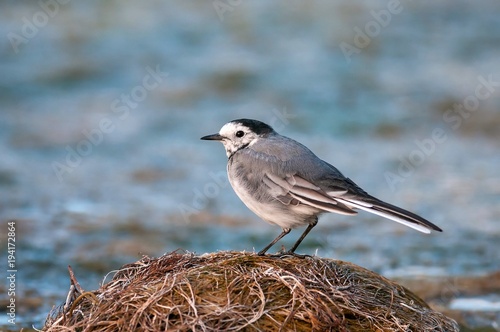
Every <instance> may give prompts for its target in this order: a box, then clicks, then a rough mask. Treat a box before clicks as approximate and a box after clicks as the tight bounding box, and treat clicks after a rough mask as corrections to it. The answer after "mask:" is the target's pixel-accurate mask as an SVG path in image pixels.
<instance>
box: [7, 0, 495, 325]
mask: <svg viewBox="0 0 500 332" xmlns="http://www.w3.org/2000/svg"><path fill="white" fill-rule="evenodd" d="M223 2H224V3H228V2H225V1H223ZM215 3H217V2H216V1H214V2H210V1H207V2H192V1H182V2H179V1H177V2H174V1H150V2H148V3H147V4H143V3H141V4H139V3H136V2H132V1H121V2H114V1H106V2H99V3H93V2H92V3H88V2H69V3H67V4H59V6H58V7H54V5H52V6H53V7H51V9H48V10H49V11H47V9H45V11H44V8H43V7H42V6H41V4H40V3H36V2H34V3H32V4H28V3H19V2H2V3H1V4H0V17H1V20H0V35H2V36H4V38H3V39H2V40H3V43H2V44H0V59H1V61H0V110H1V111H0V156H1V159H0V220H1V221H2V225H4V226H0V227H4V230H2V231H1V232H0V234H2V235H1V237H0V240H1V244H2V247H3V248H5V247H6V244H5V243H6V234H7V226H6V223H7V221H9V220H13V219H15V220H16V226H17V231H16V239H17V245H18V246H17V257H16V259H17V264H18V283H17V285H18V293H17V294H18V298H19V300H20V301H21V299H23V298H39V297H42V298H43V299H44V300H45V301H44V302H45V303H44V304H43V305H38V306H26V305H25V306H22V305H21V306H20V307H19V311H18V319H19V322H21V323H22V324H25V325H27V326H29V324H31V323H34V324H36V325H37V326H38V327H40V326H41V324H42V322H43V320H44V318H45V315H46V314H47V312H48V310H49V309H50V306H51V305H57V304H60V303H61V302H62V301H63V300H64V298H65V295H66V292H67V289H68V288H69V280H68V277H67V270H66V269H67V265H72V267H73V268H74V270H75V273H76V276H77V278H78V279H79V280H80V283H81V284H82V286H83V287H84V288H85V289H95V288H97V287H98V286H99V285H98V283H99V282H101V281H102V278H103V276H104V275H105V274H106V273H107V272H108V271H110V270H113V269H116V268H118V267H120V266H121V265H122V264H125V263H130V262H132V261H135V260H137V259H139V258H140V257H141V255H143V254H147V255H151V256H159V255H161V254H162V253H164V252H168V251H172V250H176V249H179V248H180V249H183V250H187V251H194V252H197V253H204V252H210V251H216V250H247V251H251V250H254V249H255V250H260V249H261V248H262V247H263V246H264V245H265V244H267V243H268V242H269V241H270V240H271V239H273V238H274V237H275V236H276V235H277V234H278V233H279V232H280V230H279V229H278V228H277V227H273V226H271V225H267V224H265V223H263V222H262V221H260V220H259V219H258V218H257V217H256V216H254V215H253V214H252V213H251V212H249V211H248V210H247V209H246V208H245V206H244V205H243V204H242V203H241V202H240V201H239V200H238V198H237V197H236V195H235V194H234V193H233V191H232V189H231V188H230V186H229V184H228V182H227V180H226V178H225V162H226V157H225V154H224V150H223V148H222V146H220V145H218V144H215V143H212V142H204V141H200V140H199V138H200V137H201V136H203V135H206V134H211V133H215V132H217V131H218V130H219V129H220V127H221V126H222V125H223V124H224V123H225V122H227V121H229V120H232V119H235V118H241V117H248V118H256V119H260V120H262V121H265V122H268V123H272V124H273V126H274V127H275V128H276V129H277V130H278V131H279V132H281V133H283V134H285V135H287V136H291V137H293V138H295V139H297V140H299V141H301V142H303V143H304V144H306V145H307V146H309V147H310V148H311V149H312V150H313V151H315V152H316V153H317V154H318V155H319V156H320V157H322V158H323V159H325V160H327V161H329V162H330V163H332V164H334V165H336V166H337V167H338V168H339V169H340V170H341V171H343V172H344V173H345V174H346V175H347V176H349V177H351V178H352V179H353V180H354V181H356V182H357V183H358V184H359V185H360V186H362V187H363V188H364V189H366V190H367V191H368V192H369V193H371V194H373V195H375V196H377V197H379V198H381V199H384V200H387V201H389V202H391V203H394V204H397V205H400V206H402V207H405V208H407V209H410V210H412V211H415V212H418V213H419V214H421V215H423V216H425V217H426V218H428V219H429V220H431V221H433V222H435V223H436V224H438V225H439V226H440V227H441V228H443V229H444V233H442V234H432V235H430V236H426V235H423V234H420V233H417V232H415V231H413V230H411V229H406V228H404V227H403V226H400V225H398V224H394V223H391V222H389V221H385V220H382V219H381V218H378V217H375V216H372V215H368V214H364V213H361V214H360V215H359V216H357V217H356V218H352V217H346V216H338V215H335V216H334V215H327V216H324V217H323V218H322V219H321V222H320V224H319V226H318V229H315V230H313V232H312V233H311V234H310V235H309V236H308V238H307V239H306V241H305V242H304V244H303V245H302V246H301V248H300V251H303V252H307V253H315V252H317V254H318V255H320V256H326V257H334V258H338V259H343V260H349V261H352V262H354V263H356V264H360V265H362V266H365V267H367V268H369V269H373V270H375V271H378V272H380V273H383V274H387V275H395V274H396V275H397V274H404V271H406V270H409V269H411V271H418V273H421V274H424V275H426V274H429V275H435V274H436V273H437V274H440V275H479V274H484V273H487V272H491V271H496V270H498V269H500V261H499V260H498V251H499V249H500V248H499V244H498V243H499V240H500V227H499V226H498V221H499V219H500V208H499V206H500V205H499V204H498V203H499V198H500V176H499V173H498V169H499V166H500V154H499V147H500V144H499V142H500V140H499V139H500V131H499V129H498V128H500V112H499V109H500V83H497V82H500V71H499V68H500V60H499V59H500V56H499V55H500V54H499V51H498V50H499V45H500V21H498V17H497V13H498V10H499V9H500V8H499V7H500V4H499V3H498V2H496V1H492V0H491V1H482V2H481V3H470V2H467V1H453V2H452V1H444V2H439V3H433V2H426V3H415V2H407V1H402V2H401V5H400V7H398V9H395V10H394V13H393V14H391V17H390V20H388V19H387V17H386V21H384V25H385V26H382V25H381V24H380V23H376V22H377V21H376V19H375V16H374V14H372V13H371V11H375V13H376V15H380V13H382V12H381V11H382V10H388V7H387V6H388V2H384V1H340V2H336V3H331V2H327V1H320V2H314V3H309V2H307V3H304V2H301V1H292V2H290V1H274V2H271V3H270V2H266V1H252V2H242V3H241V4H236V5H234V6H230V8H231V10H229V9H228V10H227V11H226V12H224V13H220V12H219V14H220V15H219V14H218V12H217V9H216V7H214V4H215ZM44 13H45V17H47V19H46V21H44ZM377 13H378V14H377ZM49 14H50V15H49ZM52 14H53V15H52ZM49 16H50V17H49ZM52 16H53V17H52ZM387 20H388V21H387ZM26 22H28V23H26ZM374 22H375V23H374ZM386 23H387V24H386ZM30 24H33V25H34V26H35V29H32V31H30V29H29V25H30ZM377 24H378V27H379V30H378V33H375V32H377V31H376V30H373V31H371V32H370V33H371V35H372V37H370V38H369V39H370V43H369V45H358V46H360V47H358V50H359V52H358V53H353V54H351V55H350V56H349V57H346V56H345V55H344V54H343V52H342V49H341V47H340V45H341V44H342V43H343V42H344V43H347V44H350V45H351V46H356V44H355V41H356V38H358V39H359V38H360V37H359V36H358V37H357V36H356V34H357V33H356V31H357V29H356V27H357V28H360V29H361V31H365V28H366V27H367V26H368V27H370V26H372V28H373V27H375V28H376V26H377ZM358 31H359V30H358ZM365 33H366V31H365ZM13 34H16V36H17V37H13V36H14V35H13ZM12 38H18V39H15V41H14V42H12V40H13V39H12ZM20 40H22V42H20ZM16 41H17V42H16ZM361 46H363V47H361ZM488 81H490V83H489V84H487V83H486V84H485V83H484V82H488ZM478 91H479V92H478ZM477 93H479V95H478V96H480V97H481V99H479V97H476V95H477ZM475 101H477V104H474V102H475ZM468 103H469V104H468ZM454 105H458V107H460V105H462V110H461V111H458V108H456V107H455V106H454ZM465 106H467V107H469V108H470V109H471V110H470V111H468V110H467V109H465V108H464V107H465ZM464 109H465V110H464ZM299 234H300V231H295V232H293V233H292V234H291V235H289V236H287V237H286V238H285V240H284V241H283V242H282V243H283V244H284V245H286V246H290V245H291V244H292V243H293V242H294V240H295V239H296V238H297V237H298V236H299ZM280 244H281V243H280ZM276 249H278V248H276ZM0 259H1V261H2V263H1V266H2V267H3V266H4V265H5V264H6V260H7V253H6V251H5V250H4V251H2V252H1V253H0ZM2 271H3V272H4V271H6V269H4V268H2ZM0 290H2V294H1V295H0V300H2V301H3V300H5V299H7V295H6V292H5V291H4V289H3V288H1V287H0ZM2 303H3V302H2ZM1 317H2V318H0V325H1V324H6V322H5V321H4V319H5V317H6V316H5V315H2V316H1Z"/></svg>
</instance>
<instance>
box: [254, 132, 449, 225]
mask: <svg viewBox="0 0 500 332" xmlns="http://www.w3.org/2000/svg"><path fill="white" fill-rule="evenodd" d="M282 138H283V140H280V142H279V144H267V145H266V146H265V147H262V146H260V147H259V146H257V147H253V148H252V149H247V151H248V152H247V153H250V154H252V160H253V162H254V163H256V165H254V166H256V167H258V168H259V169H260V171H261V174H262V179H260V180H261V181H262V182H263V184H264V185H265V186H266V187H268V191H267V192H268V193H269V194H270V195H271V196H272V197H273V198H274V199H276V200H278V201H280V202H281V203H283V204H285V205H289V204H295V205H296V204H306V205H310V206H313V207H316V208H318V209H319V210H323V211H328V212H334V213H341V214H347V215H354V214H357V212H356V210H357V209H359V210H364V211H367V212H370V213H373V214H376V215H379V216H382V217H384V218H387V219H390V220H393V221H396V222H399V223H401V224H404V225H406V226H408V227H411V228H413V229H416V230H418V231H420V232H423V233H430V230H437V231H441V229H440V228H439V227H437V226H436V225H434V224H432V223H431V222H429V221H428V220H426V219H424V218H422V217H420V216H418V215H416V214H414V213H412V212H409V211H406V210H404V209H401V208H399V207H397V206H394V205H391V204H389V203H386V202H383V201H381V200H379V199H377V198H375V197H373V196H371V195H369V194H368V193H367V192H365V191H364V190H363V189H361V188H360V187H359V186H358V185H356V183H354V182H353V181H352V180H351V179H349V178H347V177H345V176H344V175H343V174H342V173H341V172H340V171H339V170H338V169H337V168H335V167H334V166H332V165H330V164H328V163H327V162H325V161H323V160H321V159H319V158H318V157H317V156H316V155H314V154H313V153H312V152H311V151H310V150H309V149H307V148H306V147H305V146H303V145H301V144H300V143H298V142H295V141H293V140H291V139H288V138H285V137H282ZM270 147H273V149H276V147H280V148H279V149H277V151H268V150H266V149H269V148H270Z"/></svg>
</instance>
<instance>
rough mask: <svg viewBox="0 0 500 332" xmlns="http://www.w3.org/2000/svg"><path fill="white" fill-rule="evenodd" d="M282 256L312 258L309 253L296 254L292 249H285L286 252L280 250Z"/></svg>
mask: <svg viewBox="0 0 500 332" xmlns="http://www.w3.org/2000/svg"><path fill="white" fill-rule="evenodd" d="M283 256H293V257H297V258H301V259H304V258H312V256H311V255H302V254H297V253H295V252H293V251H290V250H289V251H286V252H282V253H281V257H283Z"/></svg>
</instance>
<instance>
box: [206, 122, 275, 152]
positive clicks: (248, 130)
mask: <svg viewBox="0 0 500 332" xmlns="http://www.w3.org/2000/svg"><path fill="white" fill-rule="evenodd" d="M272 133H274V130H273V128H272V127H271V126H269V125H267V124H265V123H264V122H261V121H257V120H250V119H238V120H233V121H231V122H228V123H226V124H225V125H224V126H222V128H221V129H220V131H219V132H218V133H217V134H213V135H207V136H203V137H202V138H201V139H202V140H211V141H220V142H221V143H222V144H223V145H224V149H226V154H227V157H228V158H229V157H230V156H231V155H233V153H235V152H236V151H238V150H240V149H243V148H246V147H247V146H250V145H252V144H254V143H255V142H256V141H257V140H259V139H260V138H262V137H265V136H267V135H269V134H272Z"/></svg>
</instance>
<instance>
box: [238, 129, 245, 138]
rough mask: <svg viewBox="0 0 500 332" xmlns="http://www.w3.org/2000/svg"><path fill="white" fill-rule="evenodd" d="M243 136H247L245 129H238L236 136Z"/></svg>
mask: <svg viewBox="0 0 500 332" xmlns="http://www.w3.org/2000/svg"><path fill="white" fill-rule="evenodd" d="M243 136H245V133H244V132H243V131H241V130H238V131H237V132H236V137H243Z"/></svg>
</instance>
